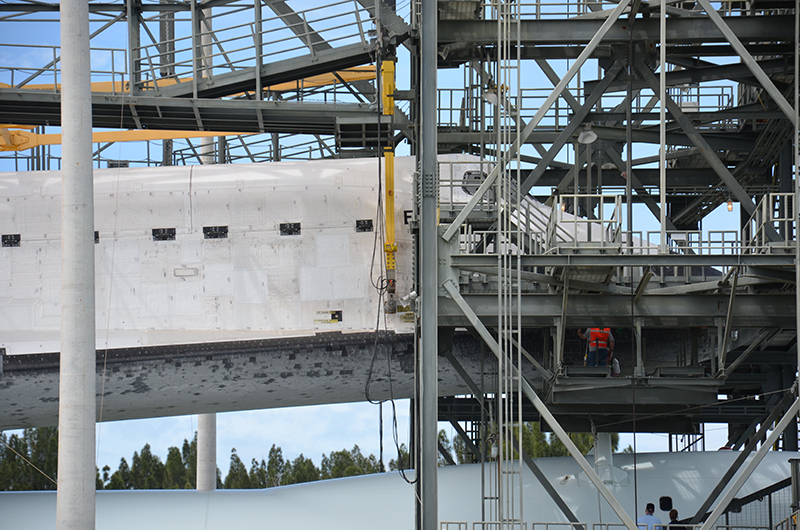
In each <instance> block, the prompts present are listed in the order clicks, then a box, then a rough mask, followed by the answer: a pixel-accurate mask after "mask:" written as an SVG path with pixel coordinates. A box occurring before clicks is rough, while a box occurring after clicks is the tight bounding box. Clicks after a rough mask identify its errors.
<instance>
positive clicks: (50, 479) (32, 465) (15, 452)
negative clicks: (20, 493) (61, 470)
mask: <svg viewBox="0 0 800 530" xmlns="http://www.w3.org/2000/svg"><path fill="white" fill-rule="evenodd" d="M0 444H3V445H5V446H6V448H7V449H9V450H10V451H11V452H12V453H14V454H15V455H17V456H18V457H20V458H21V459H22V460H23V461H25V463H26V464H28V465H29V466H31V467H32V468H33V469H35V470H36V471H38V472H39V473H41V474H42V475H44V476H45V477H46V478H47V480H49V481H50V482H52V483H53V484H55V485H56V486H58V482H56V481H55V480H54V479H53V477H51V476H50V475H48V474H47V473H45V472H44V471H42V470H41V469H39V468H38V467H36V464H34V463H33V462H31V461H30V460H28V459H27V458H25V456H23V455H21V454H20V453H18V452H17V450H16V449H14V448H13V447H11V446H10V445H8V444H7V443H6V442H4V441H3V440H0Z"/></svg>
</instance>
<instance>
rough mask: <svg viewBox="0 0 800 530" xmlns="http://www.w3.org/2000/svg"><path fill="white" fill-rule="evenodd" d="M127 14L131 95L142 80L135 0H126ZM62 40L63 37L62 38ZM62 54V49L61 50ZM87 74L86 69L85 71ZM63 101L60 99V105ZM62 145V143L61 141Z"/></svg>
mask: <svg viewBox="0 0 800 530" xmlns="http://www.w3.org/2000/svg"><path fill="white" fill-rule="evenodd" d="M127 15H128V91H129V92H130V94H131V95H132V96H135V95H136V94H138V93H139V92H140V91H139V83H140V82H141V80H142V72H141V57H140V54H141V50H139V11H138V10H137V7H136V2H135V0H128V1H127ZM62 40H63V38H62ZM61 55H62V56H63V55H64V50H63V49H62V50H61ZM87 75H88V71H87ZM63 104H64V101H63V100H62V105H63ZM62 146H63V143H62Z"/></svg>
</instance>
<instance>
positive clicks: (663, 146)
mask: <svg viewBox="0 0 800 530" xmlns="http://www.w3.org/2000/svg"><path fill="white" fill-rule="evenodd" d="M658 27H659V33H660V39H661V42H660V44H659V62H660V64H659V73H660V74H661V75H660V76H659V77H658V100H659V111H658V112H659V119H660V121H661V123H659V126H658V132H659V144H660V145H659V148H658V173H659V184H658V188H659V193H660V202H661V212H660V215H659V219H658V224H659V232H660V234H661V237H660V239H659V252H661V253H662V254H666V253H667V233H666V230H667V4H666V3H663V4H661V13H660V17H659V26H658ZM629 103H632V102H629Z"/></svg>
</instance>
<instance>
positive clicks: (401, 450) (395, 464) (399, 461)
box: [389, 444, 411, 471]
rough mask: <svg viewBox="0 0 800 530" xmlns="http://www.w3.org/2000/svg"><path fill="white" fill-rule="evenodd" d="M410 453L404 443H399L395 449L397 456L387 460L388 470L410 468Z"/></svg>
mask: <svg viewBox="0 0 800 530" xmlns="http://www.w3.org/2000/svg"><path fill="white" fill-rule="evenodd" d="M410 467H411V465H410V455H409V453H408V447H407V446H406V444H400V447H398V449H397V458H393V459H391V460H389V470H390V471H400V470H403V469H410Z"/></svg>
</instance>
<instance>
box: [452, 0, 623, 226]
mask: <svg viewBox="0 0 800 530" xmlns="http://www.w3.org/2000/svg"><path fill="white" fill-rule="evenodd" d="M627 6H628V0H623V1H621V2H620V3H619V4H618V5H617V7H615V8H614V10H613V11H612V12H611V14H609V17H608V20H606V21H605V22H603V24H602V25H601V26H600V28H599V29H598V30H597V32H596V33H595V34H594V35H593V36H592V38H591V40H590V41H589V43H588V44H587V45H586V48H584V50H583V52H581V54H580V55H579V56H578V58H577V59H575V62H574V63H572V65H571V66H570V68H569V70H567V72H566V73H565V74H564V77H562V78H561V81H559V83H558V85H556V86H555V88H553V91H552V92H551V93H550V95H549V96H547V98H546V99H545V101H544V102H543V103H542V104H541V106H540V107H539V110H537V111H536V114H535V115H534V116H533V118H532V119H531V121H529V122H528V124H527V125H525V128H524V129H523V130H522V132H521V133H519V134H518V135H517V137H516V138H515V139H514V143H513V144H511V146H510V147H509V148H508V151H507V152H506V153H505V154H504V155H503V156H502V157H501V159H500V162H499V163H498V164H496V165H495V167H494V168H493V169H492V171H491V172H490V173H489V175H488V176H487V177H486V179H485V180H484V181H483V183H482V184H481V186H480V187H479V188H478V190H477V191H476V192H475V194H474V195H473V196H472V198H471V199H470V200H469V202H468V203H467V205H466V206H464V208H463V209H462V210H461V212H459V214H458V216H456V219H455V220H454V221H453V222H452V223H451V224H450V226H449V227H448V228H447V229H446V230H445V232H444V234H443V235H442V238H443V239H444V240H445V241H450V240H451V239H452V238H453V236H454V235H455V234H456V232H458V230H459V229H460V228H461V224H462V223H463V222H464V221H465V220H466V219H467V217H468V216H469V214H470V213H471V212H472V210H473V209H474V208H475V206H476V205H477V204H478V203H479V202H480V201H481V200H482V199H483V196H484V194H485V193H486V192H487V191H488V190H489V188H491V187H492V186H493V185H494V181H495V180H496V179H497V176H498V175H499V173H500V170H501V169H504V168H505V166H506V164H507V163H508V161H510V160H511V159H513V158H514V157H515V156H516V154H517V152H518V151H519V149H520V147H521V146H522V145H523V144H524V143H525V142H526V141H527V139H528V136H529V135H530V134H531V133H532V132H533V130H534V129H536V127H537V126H538V125H539V122H540V121H541V120H542V118H544V116H545V114H547V112H548V111H549V110H550V107H551V106H552V105H553V103H555V101H556V100H557V99H558V97H559V96H560V95H561V91H562V90H564V88H566V87H567V86H568V85H569V83H570V81H572V78H573V77H575V75H576V74H577V73H578V72H579V71H580V69H581V67H583V64H584V63H585V62H586V60H587V59H588V58H589V57H590V56H591V54H592V52H593V51H594V49H595V48H597V46H598V45H599V44H600V42H601V41H602V40H603V38H604V37H605V35H606V33H607V32H608V30H609V29H610V28H611V26H612V25H613V23H614V21H616V19H617V17H618V16H619V15H620V14H622V12H623V11H624V10H625V8H626V7H627ZM518 23H520V24H521V23H522V22H521V21H520V22H518Z"/></svg>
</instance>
